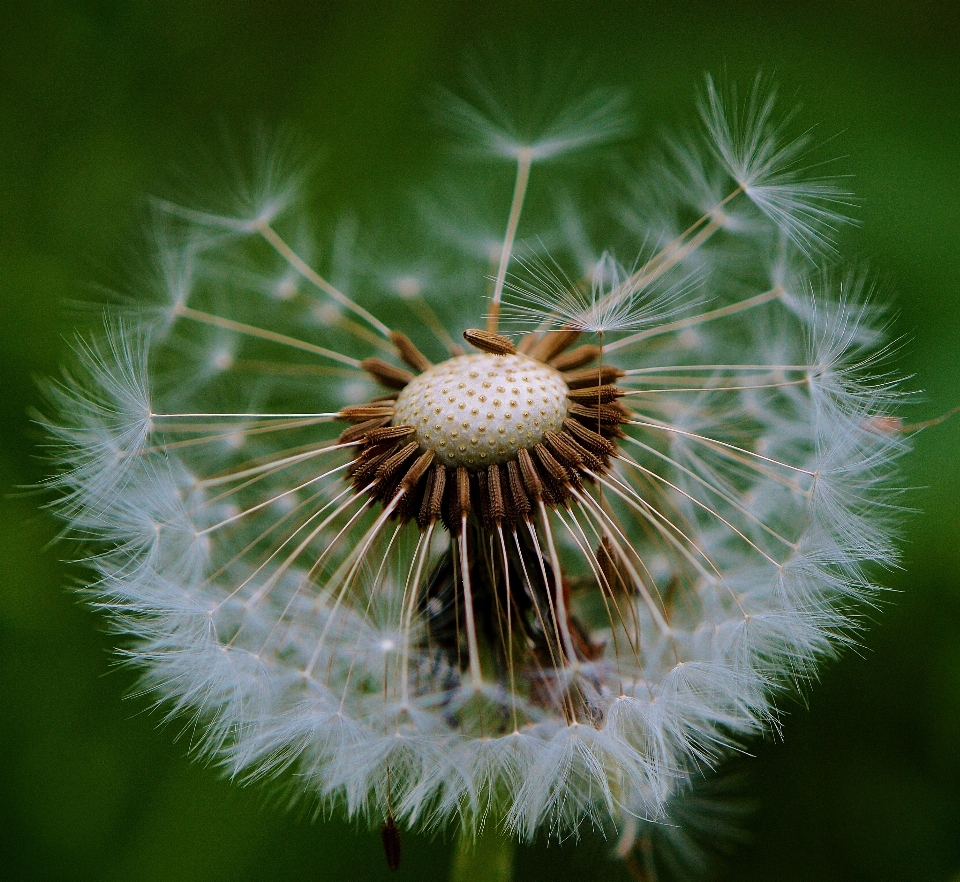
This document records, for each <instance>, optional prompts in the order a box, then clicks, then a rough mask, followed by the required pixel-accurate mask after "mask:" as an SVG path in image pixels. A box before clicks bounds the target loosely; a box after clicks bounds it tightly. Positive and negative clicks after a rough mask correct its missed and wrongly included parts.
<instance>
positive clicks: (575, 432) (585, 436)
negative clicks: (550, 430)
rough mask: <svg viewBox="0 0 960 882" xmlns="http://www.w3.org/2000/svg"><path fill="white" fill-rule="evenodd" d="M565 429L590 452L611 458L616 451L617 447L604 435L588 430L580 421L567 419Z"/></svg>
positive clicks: (564, 422) (564, 423)
mask: <svg viewBox="0 0 960 882" xmlns="http://www.w3.org/2000/svg"><path fill="white" fill-rule="evenodd" d="M563 427H564V428H565V429H566V430H567V431H568V432H569V433H570V434H571V435H572V436H573V437H574V438H576V439H577V441H579V442H580V443H581V444H582V445H583V446H584V447H586V448H587V449H588V450H592V451H593V452H594V453H597V454H599V455H600V456H611V455H613V453H614V452H615V451H616V449H617V447H616V445H615V444H614V443H613V442H612V441H610V440H609V439H607V438H604V437H603V435H601V434H599V433H598V432H595V431H594V430H593V429H589V428H587V427H586V426H585V425H584V424H583V423H581V422H580V421H579V420H572V419H565V420H564V421H563Z"/></svg>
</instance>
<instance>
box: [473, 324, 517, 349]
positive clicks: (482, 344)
mask: <svg viewBox="0 0 960 882" xmlns="http://www.w3.org/2000/svg"><path fill="white" fill-rule="evenodd" d="M463 339H464V340H466V341H467V342H468V343H469V344H470V345H471V346H473V348H474V349H479V350H480V351H481V352H489V353H490V354H491V355H515V354H516V352H517V347H516V346H514V345H513V340H511V339H510V338H509V337H505V336H504V335H503V334H495V333H493V332H492V331H484V330H481V329H480V328H469V329H467V330H466V331H464V332H463Z"/></svg>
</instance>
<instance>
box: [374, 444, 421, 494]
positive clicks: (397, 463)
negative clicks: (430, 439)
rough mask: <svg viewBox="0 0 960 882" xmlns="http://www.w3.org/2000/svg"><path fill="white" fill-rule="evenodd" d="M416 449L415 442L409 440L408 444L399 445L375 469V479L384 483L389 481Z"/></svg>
mask: <svg viewBox="0 0 960 882" xmlns="http://www.w3.org/2000/svg"><path fill="white" fill-rule="evenodd" d="M418 449H419V445H418V444H417V442H416V441H411V442H410V443H409V444H405V445H404V446H403V447H401V448H400V449H399V450H398V451H397V452H396V453H394V454H392V455H391V456H389V457H388V458H387V459H386V460H384V461H383V463H381V465H380V467H379V468H378V469H377V480H378V481H380V482H382V483H384V484H385V483H386V482H387V481H389V480H390V478H391V477H393V476H394V475H395V474H396V473H397V472H398V471H399V470H400V469H401V468H402V467H403V465H404V463H405V462H406V461H407V460H408V459H410V457H411V456H413V455H414V454H415V453H416V452H417V450H418Z"/></svg>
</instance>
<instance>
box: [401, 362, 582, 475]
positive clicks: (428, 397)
mask: <svg viewBox="0 0 960 882" xmlns="http://www.w3.org/2000/svg"><path fill="white" fill-rule="evenodd" d="M568 392H569V389H568V388H567V385H566V383H565V382H564V381H563V377H562V376H561V375H560V372H559V371H556V370H553V369H552V368H550V367H549V366H547V365H544V364H542V363H541V362H537V361H535V360H534V359H532V358H526V357H524V356H522V355H490V354H480V355H461V356H458V357H456V358H451V359H449V360H448V361H445V362H443V363H441V364H439V365H435V366H434V367H432V368H430V369H429V370H427V371H425V372H424V373H422V374H420V376H418V377H416V378H415V379H414V380H413V381H412V382H411V383H410V384H409V385H408V386H406V387H405V388H404V389H403V391H402V392H401V393H400V395H399V396H398V397H397V404H396V408H395V411H394V416H393V423H394V424H396V425H402V426H414V427H415V428H416V432H415V436H414V437H415V438H416V440H417V442H418V443H419V445H420V449H421V450H430V451H433V453H435V454H436V455H437V458H438V459H440V460H442V461H443V462H444V463H445V464H446V465H449V466H461V465H463V466H472V467H477V466H480V465H484V464H487V465H490V464H492V463H502V462H507V461H508V460H512V459H514V458H515V457H516V455H517V452H518V451H519V450H520V449H521V448H533V447H535V446H536V445H537V444H539V443H540V442H541V441H542V440H543V439H544V436H545V435H546V434H547V433H548V432H559V431H561V430H562V429H563V421H564V420H565V419H566V417H567V393H568Z"/></svg>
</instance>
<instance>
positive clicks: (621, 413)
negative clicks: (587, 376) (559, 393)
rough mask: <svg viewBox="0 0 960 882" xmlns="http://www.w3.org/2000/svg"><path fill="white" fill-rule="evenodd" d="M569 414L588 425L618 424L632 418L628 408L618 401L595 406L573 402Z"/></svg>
mask: <svg viewBox="0 0 960 882" xmlns="http://www.w3.org/2000/svg"><path fill="white" fill-rule="evenodd" d="M568 412H569V414H570V416H572V417H576V418H577V419H579V420H581V421H582V422H585V423H586V424H587V425H593V426H595V425H597V424H598V423H599V424H601V425H604V426H617V427H619V425H620V423H625V422H627V420H629V419H630V414H629V413H628V412H627V410H626V408H624V407H622V406H621V405H619V404H617V403H613V404H601V405H598V406H595V407H587V406H585V405H583V404H577V403H576V402H574V403H572V404H571V405H570V408H569V411H568Z"/></svg>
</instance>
